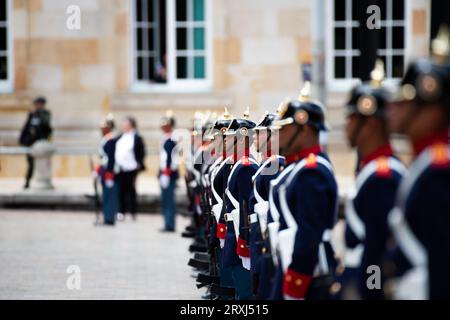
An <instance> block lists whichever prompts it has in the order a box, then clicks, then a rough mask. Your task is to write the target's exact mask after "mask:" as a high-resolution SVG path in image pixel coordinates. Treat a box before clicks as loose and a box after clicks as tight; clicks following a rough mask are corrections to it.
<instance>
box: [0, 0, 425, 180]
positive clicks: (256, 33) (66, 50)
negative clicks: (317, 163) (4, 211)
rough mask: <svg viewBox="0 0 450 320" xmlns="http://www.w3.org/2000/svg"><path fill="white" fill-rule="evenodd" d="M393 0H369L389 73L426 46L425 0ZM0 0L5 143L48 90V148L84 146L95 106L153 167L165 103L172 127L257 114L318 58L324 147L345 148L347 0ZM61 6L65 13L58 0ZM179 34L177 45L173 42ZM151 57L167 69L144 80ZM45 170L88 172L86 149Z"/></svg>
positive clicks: (11, 171)
mask: <svg viewBox="0 0 450 320" xmlns="http://www.w3.org/2000/svg"><path fill="white" fill-rule="evenodd" d="M393 1H394V0H386V1H385V2H384V3H385V4H384V7H383V8H381V9H382V11H383V12H385V13H382V17H383V19H384V21H385V22H384V24H383V27H386V28H391V29H390V31H386V32H387V34H385V35H384V37H386V38H385V41H386V44H385V51H383V52H382V53H383V54H384V55H385V58H386V59H385V61H386V63H387V64H389V68H390V71H389V72H390V74H391V76H394V75H395V72H399V71H398V70H397V71H395V70H394V69H395V66H398V65H401V66H404V65H406V64H407V62H408V61H410V60H411V59H413V58H414V57H417V56H426V55H427V52H428V47H429V20H430V1H428V0H404V1H403V0H398V1H399V2H402V7H400V9H402V8H403V11H404V16H402V18H400V20H401V21H398V20H399V19H397V18H396V17H394V16H395V14H398V12H397V11H398V10H399V8H398V7H396V5H395V4H394V3H393ZM395 1H397V0H395ZM0 2H2V4H6V13H7V14H6V19H4V21H3V22H1V21H0V31H1V28H2V27H4V28H6V31H5V32H6V34H7V35H8V38H7V41H6V43H7V48H3V49H6V50H3V49H2V48H0V59H1V53H2V52H3V56H6V57H7V58H6V60H5V59H3V60H0V62H1V61H3V64H4V65H3V67H4V68H6V69H5V70H8V71H9V72H7V75H6V77H4V78H3V79H0V145H1V146H11V145H15V144H16V141H17V137H18V132H19V130H20V127H21V125H22V122H23V121H24V118H25V115H26V112H27V110H28V109H29V108H30V104H31V100H32V98H33V97H34V96H36V95H38V94H42V95H45V96H46V97H47V98H48V108H49V109H50V110H51V112H52V115H53V125H54V132H55V133H54V137H53V141H54V143H55V144H56V146H58V147H64V148H68V149H70V148H74V149H76V148H78V149H80V148H81V149H82V148H86V150H87V149H89V150H92V148H94V147H95V146H96V144H97V143H98V141H99V132H98V129H97V126H98V123H99V121H100V119H101V118H102V117H103V116H104V115H105V114H106V113H108V112H113V113H114V114H115V116H116V118H117V119H120V118H121V117H122V116H124V115H128V114H131V115H134V116H136V117H137V119H138V123H139V128H140V130H141V131H142V133H143V135H144V137H145V139H146V142H147V145H148V147H149V152H150V154H151V156H150V157H149V158H148V160H147V161H148V162H149V167H150V170H149V172H148V174H153V172H154V165H153V166H152V163H155V162H154V161H153V160H154V159H155V157H156V156H157V155H156V153H157V148H158V144H159V132H158V119H159V117H160V116H162V115H163V114H164V113H165V112H166V110H168V109H172V110H173V111H174V113H175V116H176V118H177V120H178V124H179V126H180V127H189V125H190V123H191V120H192V115H193V113H194V111H196V110H200V111H202V110H203V111H205V110H213V111H220V110H222V107H223V106H229V107H230V109H231V110H232V112H233V113H235V114H239V113H241V112H242V111H243V110H244V108H245V107H246V106H250V110H251V112H252V114H253V115H254V117H255V118H259V117H260V116H261V115H262V113H263V112H264V111H265V110H266V109H267V110H274V109H275V108H276V106H277V105H278V103H279V102H280V101H281V100H283V99H284V98H285V97H293V96H296V95H297V93H298V91H299V90H300V88H301V85H302V83H303V81H304V78H305V77H309V76H310V70H311V68H310V67H311V64H313V67H314V63H316V64H317V63H319V64H321V65H323V66H324V68H323V76H324V79H325V83H324V84H326V91H325V92H326V96H325V98H326V105H327V108H328V109H327V110H328V115H329V117H328V119H329V122H330V123H331V125H332V127H333V128H334V129H333V131H332V132H331V134H330V148H331V150H332V151H335V152H336V156H335V157H336V161H337V162H339V161H340V160H339V159H340V158H339V150H341V149H342V150H343V153H345V152H347V150H346V149H345V148H344V147H343V145H344V143H343V141H342V134H341V127H342V120H343V112H342V107H341V105H342V103H343V101H344V100H345V97H346V92H348V90H349V89H350V87H351V85H352V84H353V83H354V82H355V80H354V79H352V71H350V70H348V68H352V66H351V64H352V63H356V62H355V61H357V57H356V58H355V59H356V60H355V59H353V57H354V56H353V55H354V54H356V55H357V53H355V52H356V51H355V49H356V48H354V47H352V45H353V44H352V40H350V39H349V37H350V35H351V34H352V28H353V27H354V26H355V25H354V21H352V17H351V15H352V9H351V6H352V5H353V6H354V5H355V4H354V3H355V2H356V0H319V1H312V0H311V1H309V0H277V1H273V0H159V1H157V0H147V1H145V0H1V1H0ZM155 2H157V3H158V4H156V5H155ZM144 3H145V4H144ZM73 5H75V6H76V8H75V11H72V9H73V8H69V7H70V6H73ZM150 6H152V9H150ZM77 8H78V9H80V11H79V13H80V15H79V18H80V29H77V28H75V29H73V28H70V26H69V25H68V22H70V19H71V18H73V14H75V15H76V9H77ZM144 11H145V12H146V14H144V13H143V12H144ZM396 12H397V13H396ZM150 16H152V17H153V18H150ZM183 16H184V18H183ZM180 17H181V18H180ZM72 22H73V21H72ZM2 23H3V24H2ZM352 23H353V24H352ZM69 24H70V23H69ZM139 28H141V31H139V32H140V33H138V29H139ZM158 28H160V29H161V28H163V29H165V30H163V31H161V30H159V31H158V30H157V31H155V30H156V29H158ZM144 29H145V30H146V31H145V32H147V33H146V35H144V36H143V35H142V34H143V32H144V31H142V30H144ZM386 30H387V29H386ZM342 32H343V33H342ZM342 34H345V36H342ZM142 37H144V38H145V40H142V39H143V38H142ZM155 37H158V38H159V40H158V41H157V42H155ZM183 37H186V39H187V40H185V42H186V43H178V40H179V39H181V38H183ZM342 37H344V38H342ZM399 37H400V39H399ZM353 40H355V39H353ZM142 41H144V42H142ZM340 41H341V42H342V41H343V42H342V43H343V48H341V47H339V46H340V45H341V44H339V43H338V42H340ZM395 41H398V43H397V44H395V43H393V42H395ZM155 43H156V46H157V47H158V49H155V48H154V45H155ZM161 46H162V47H161ZM161 48H162V49H161ZM321 48H322V49H323V51H322V50H321ZM2 50H3V51H2ZM158 50H159V51H158ZM348 56H350V58H346V57H348ZM138 57H140V60H139V59H138ZM146 59H147V60H146ZM5 61H6V63H5ZM343 62H344V64H342V63H343ZM161 63H162V64H163V65H164V66H163V67H164V68H165V71H166V73H167V75H166V79H165V80H164V81H163V83H161V82H158V81H154V79H149V78H151V74H152V73H154V72H155V70H156V68H159V67H160V64H161ZM0 68H1V66H0ZM149 68H150V69H149ZM343 68H344V69H343ZM353 68H355V66H353ZM313 69H314V68H313ZM143 70H144V71H143ZM145 70H152V71H149V72H150V75H149V74H148V71H145ZM180 70H184V71H185V72H184V74H183V72H182V71H180ZM146 72H147V76H145V74H146ZM400 72H401V70H400ZM312 80H313V83H314V80H315V79H314V76H313V79H312ZM337 146H341V147H342V148H341V147H337ZM333 148H335V149H333ZM0 161H1V162H2V169H1V171H0V176H19V175H21V174H22V172H23V170H24V169H23V167H24V162H23V163H22V162H21V161H22V160H21V158H18V157H17V156H5V155H0ZM342 161H343V162H344V160H342ZM347 166H348V165H347ZM351 169H352V168H351ZM351 169H350V170H351ZM54 171H55V174H56V175H60V176H61V175H62V176H64V175H80V174H81V175H84V174H88V172H89V171H88V165H87V160H86V156H85V155H58V156H56V157H55V159H54Z"/></svg>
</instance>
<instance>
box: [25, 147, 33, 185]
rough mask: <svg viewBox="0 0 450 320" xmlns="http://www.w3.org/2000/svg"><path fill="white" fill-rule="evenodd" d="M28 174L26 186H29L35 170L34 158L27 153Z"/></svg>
mask: <svg viewBox="0 0 450 320" xmlns="http://www.w3.org/2000/svg"><path fill="white" fill-rule="evenodd" d="M27 165H28V168H27V175H26V176H25V186H27V187H28V186H29V185H30V180H31V178H32V177H33V172H34V158H33V157H32V156H31V155H29V154H27Z"/></svg>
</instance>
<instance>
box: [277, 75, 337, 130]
mask: <svg viewBox="0 0 450 320" xmlns="http://www.w3.org/2000/svg"><path fill="white" fill-rule="evenodd" d="M309 92H310V84H309V82H306V83H305V87H304V88H303V89H302V91H301V93H300V96H299V98H298V99H295V100H291V101H285V102H284V103H283V104H282V105H281V106H280V107H279V110H278V114H277V117H276V118H275V119H274V120H273V122H272V125H271V127H270V128H271V129H272V130H277V129H281V128H282V127H284V126H286V125H289V124H293V123H296V124H298V125H309V126H311V127H313V128H315V129H316V130H318V131H326V130H328V128H327V125H326V124H325V112H324V108H323V106H322V104H321V103H320V102H318V101H313V100H310V98H309Z"/></svg>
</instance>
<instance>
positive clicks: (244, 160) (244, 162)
mask: <svg viewBox="0 0 450 320" xmlns="http://www.w3.org/2000/svg"><path fill="white" fill-rule="evenodd" d="M241 163H242V165H244V166H249V165H251V162H250V159H249V158H248V157H247V156H243V157H242V158H241Z"/></svg>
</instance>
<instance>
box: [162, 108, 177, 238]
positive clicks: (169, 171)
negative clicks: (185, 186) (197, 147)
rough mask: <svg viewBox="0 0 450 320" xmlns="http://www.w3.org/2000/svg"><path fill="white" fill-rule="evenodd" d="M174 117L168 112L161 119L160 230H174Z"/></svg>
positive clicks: (175, 160)
mask: <svg viewBox="0 0 450 320" xmlns="http://www.w3.org/2000/svg"><path fill="white" fill-rule="evenodd" d="M174 128H175V119H174V117H173V115H172V112H168V113H167V114H166V116H164V117H163V118H162V119H161V130H162V132H163V133H164V136H163V138H162V141H161V147H160V155H159V157H160V162H159V174H158V177H159V183H160V186H161V200H162V201H161V208H162V214H163V215H164V228H163V229H162V230H161V231H162V232H174V231H175V210H176V209H175V187H176V182H177V179H178V159H177V149H176V141H175V140H174V139H173V129H174Z"/></svg>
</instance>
